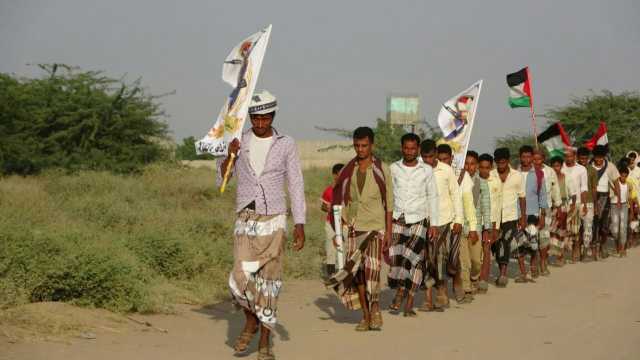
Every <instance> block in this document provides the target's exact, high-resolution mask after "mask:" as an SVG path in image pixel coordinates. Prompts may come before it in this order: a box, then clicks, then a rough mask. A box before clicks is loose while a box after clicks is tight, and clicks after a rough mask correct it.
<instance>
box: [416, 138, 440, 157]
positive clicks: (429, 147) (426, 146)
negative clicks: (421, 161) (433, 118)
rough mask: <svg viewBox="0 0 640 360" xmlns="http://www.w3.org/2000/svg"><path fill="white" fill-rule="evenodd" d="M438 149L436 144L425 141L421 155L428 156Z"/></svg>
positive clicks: (421, 148)
mask: <svg viewBox="0 0 640 360" xmlns="http://www.w3.org/2000/svg"><path fill="white" fill-rule="evenodd" d="M435 149H436V142H435V141H433V140H431V139H425V140H423V141H422V142H421V143H420V154H428V153H430V152H432V151H434V150H435Z"/></svg>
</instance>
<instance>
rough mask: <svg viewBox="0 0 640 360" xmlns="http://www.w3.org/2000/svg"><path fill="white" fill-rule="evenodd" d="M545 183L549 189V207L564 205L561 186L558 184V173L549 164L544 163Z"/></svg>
mask: <svg viewBox="0 0 640 360" xmlns="http://www.w3.org/2000/svg"><path fill="white" fill-rule="evenodd" d="M542 171H543V172H544V185H545V187H546V189H547V202H548V203H549V205H550V206H549V207H551V206H560V205H562V197H560V186H559V185H558V175H556V172H555V171H554V170H553V169H552V168H551V167H550V166H548V165H543V167H542Z"/></svg>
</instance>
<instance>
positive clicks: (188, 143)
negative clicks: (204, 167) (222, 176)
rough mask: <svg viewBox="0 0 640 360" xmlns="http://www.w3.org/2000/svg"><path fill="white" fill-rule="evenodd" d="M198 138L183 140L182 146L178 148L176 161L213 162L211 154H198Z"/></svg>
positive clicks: (190, 137)
mask: <svg viewBox="0 0 640 360" xmlns="http://www.w3.org/2000/svg"><path fill="white" fill-rule="evenodd" d="M195 144H196V138H195V137H193V136H189V137H186V138H184V139H182V144H179V145H178V146H177V147H176V160H213V159H214V157H213V156H212V155H211V154H202V155H197V154H196V147H195Z"/></svg>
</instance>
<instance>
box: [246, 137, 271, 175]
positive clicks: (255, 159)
mask: <svg viewBox="0 0 640 360" xmlns="http://www.w3.org/2000/svg"><path fill="white" fill-rule="evenodd" d="M272 142H273V136H269V137H268V138H261V137H257V136H256V134H254V133H253V132H251V140H249V162H250V163H251V168H253V171H255V172H256V176H257V177H260V175H261V174H262V171H263V170H264V166H265V162H266V161H267V153H268V152H269V148H270V147H271V143H272Z"/></svg>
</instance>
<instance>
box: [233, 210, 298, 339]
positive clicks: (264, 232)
mask: <svg viewBox="0 0 640 360" xmlns="http://www.w3.org/2000/svg"><path fill="white" fill-rule="evenodd" d="M286 222H287V219H286V216H285V215H258V214H256V213H255V211H253V210H248V209H245V210H242V211H241V212H240V213H239V214H238V218H237V220H236V224H235V230H234V243H233V258H234V262H233V270H232V271H231V275H230V276H229V287H230V289H231V295H232V296H233V302H234V303H235V304H236V305H237V306H241V307H243V308H245V309H247V310H249V311H251V312H252V313H254V314H256V316H257V317H258V319H259V320H260V322H261V323H262V324H263V325H265V326H267V327H268V328H273V327H274V326H275V324H276V320H277V318H276V314H277V301H278V295H279V294H280V289H281V287H282V263H283V255H284V243H285V228H286Z"/></svg>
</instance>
